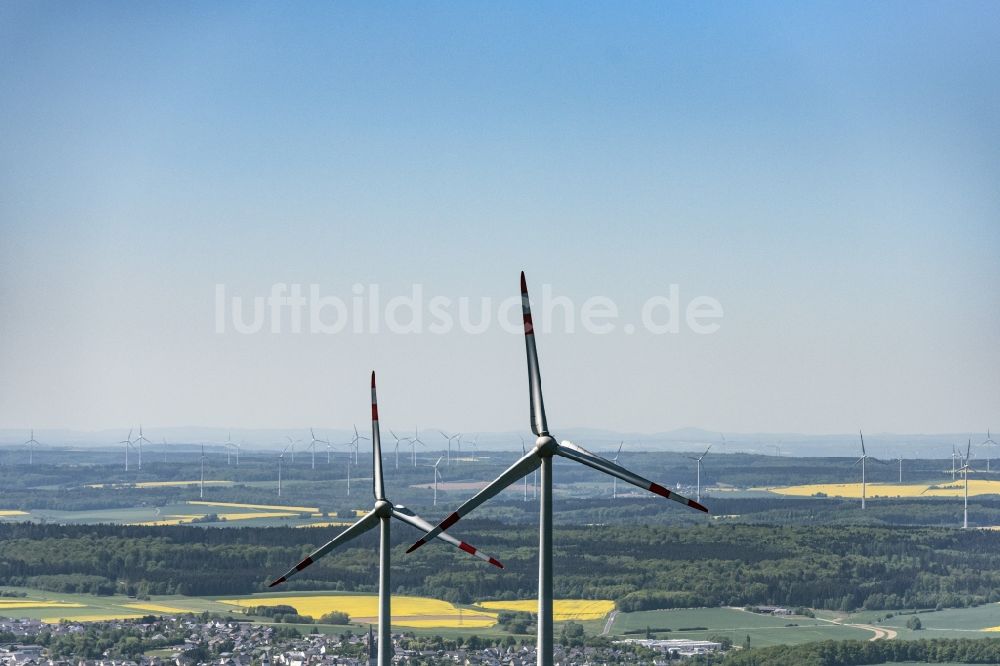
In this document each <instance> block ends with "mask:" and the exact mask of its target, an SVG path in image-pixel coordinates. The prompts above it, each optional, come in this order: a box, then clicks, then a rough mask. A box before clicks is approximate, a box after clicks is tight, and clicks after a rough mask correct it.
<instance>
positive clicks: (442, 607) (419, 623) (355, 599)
mask: <svg viewBox="0 0 1000 666" xmlns="http://www.w3.org/2000/svg"><path fill="white" fill-rule="evenodd" d="M218 601H219V602H220V603H224V604H229V605H233V606H239V607H240V608H250V607H253V606H264V605H268V606H273V605H279V604H280V605H288V606H292V607H293V608H295V610H297V611H298V612H299V614H300V615H307V616H309V617H311V618H313V619H314V620H318V619H319V618H320V617H322V616H323V615H324V614H326V613H329V612H330V611H343V612H345V613H347V614H348V615H350V616H351V621H352V622H359V623H361V624H367V623H374V622H376V621H377V618H378V597H377V596H375V595H370V594H367V595H360V594H298V595H284V596H270V595H253V596H248V597H239V598H232V599H219V600H218ZM496 620H497V616H496V613H491V612H488V611H471V610H465V609H463V608H460V607H458V606H455V605H453V604H451V603H448V602H447V601H441V600H439V599H429V598H427V597H410V596H393V598H392V623H393V625H394V626H399V627H424V628H426V627H467V628H485V627H492V626H493V625H494V624H496Z"/></svg>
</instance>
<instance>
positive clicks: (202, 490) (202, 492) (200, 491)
mask: <svg viewBox="0 0 1000 666" xmlns="http://www.w3.org/2000/svg"><path fill="white" fill-rule="evenodd" d="M198 488H199V489H198V497H199V498H200V499H205V445H204V444H202V445H201V484H200V485H199V487H198Z"/></svg>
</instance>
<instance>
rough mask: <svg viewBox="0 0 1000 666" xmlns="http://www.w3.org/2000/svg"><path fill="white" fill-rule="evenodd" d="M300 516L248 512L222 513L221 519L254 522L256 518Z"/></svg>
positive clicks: (273, 512)
mask: <svg viewBox="0 0 1000 666" xmlns="http://www.w3.org/2000/svg"><path fill="white" fill-rule="evenodd" d="M298 515H299V514H297V513H286V512H284V511H258V512H256V513H254V512H247V513H220V514H218V516H219V518H220V519H222V520H252V519H254V518H295V517H297V516H298Z"/></svg>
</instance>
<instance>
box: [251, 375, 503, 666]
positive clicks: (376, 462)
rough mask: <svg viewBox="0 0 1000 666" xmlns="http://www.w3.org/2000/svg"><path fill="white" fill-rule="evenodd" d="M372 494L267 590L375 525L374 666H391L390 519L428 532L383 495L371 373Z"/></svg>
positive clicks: (426, 525) (415, 517)
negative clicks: (360, 512)
mask: <svg viewBox="0 0 1000 666" xmlns="http://www.w3.org/2000/svg"><path fill="white" fill-rule="evenodd" d="M371 389H372V463H373V465H372V466H373V468H374V469H373V470H372V472H373V473H372V490H373V492H374V495H375V506H374V507H373V508H372V510H371V511H369V512H368V513H366V514H365V515H364V516H363V517H362V518H361V519H360V520H358V521H357V522H356V523H354V524H353V525H351V526H350V527H348V528H347V529H346V530H344V531H343V532H341V533H340V534H339V535H337V536H336V537H335V538H334V539H333V540H331V541H329V542H328V543H326V544H325V545H323V546H321V547H320V548H319V549H317V550H316V551H315V552H313V553H312V554H311V555H309V556H308V557H306V558H305V559H304V560H302V561H301V562H299V563H298V564H297V565H295V567H293V568H292V569H289V570H288V572H287V573H285V575H283V576H281V577H279V578H277V579H275V580H274V581H272V582H271V585H270V586H271V587H274V586H275V585H278V584H280V583H283V582H284V581H286V580H287V579H288V578H289V577H291V576H294V575H295V574H296V573H297V572H299V571H302V570H303V569H305V568H306V567H308V566H309V565H310V564H312V563H313V562H315V561H316V560H318V559H319V558H321V557H323V556H324V555H326V554H327V553H329V552H330V551H331V550H333V549H334V548H336V547H337V546H340V545H343V544H344V543H346V542H348V541H350V540H351V539H354V538H355V537H357V536H360V535H361V534H364V533H365V532H367V531H368V530H370V529H373V528H374V527H375V526H376V525H377V526H378V527H379V581H378V601H379V609H378V662H377V663H378V666H389V665H390V664H391V663H392V628H391V626H390V621H391V618H392V612H391V603H392V602H391V597H390V585H389V566H390V561H389V553H390V551H391V547H390V542H389V530H390V523H391V519H393V518H395V519H396V520H400V521H402V522H404V523H406V524H407V525H410V526H412V527H415V528H416V529H418V530H421V531H428V530H430V529H432V528H431V525H430V523H428V522H427V521H425V520H424V519H422V518H421V517H420V516H418V515H417V514H415V513H414V512H413V511H411V510H409V509H407V508H406V507H404V506H402V505H398V504H397V505H393V503H392V502H390V501H389V499H388V498H387V497H386V494H385V483H384V481H383V478H382V447H381V444H380V442H379V428H378V402H377V400H376V398H375V373H374V372H373V373H372V385H371ZM439 536H440V537H441V538H442V540H443V541H446V542H447V543H450V544H451V545H453V546H455V547H457V548H459V549H461V550H464V551H465V552H467V553H469V554H470V555H474V556H475V557H478V558H479V559H481V560H483V561H486V562H489V563H490V564H492V565H493V566H496V567H500V568H501V569H502V568H503V565H502V564H501V563H500V562H499V561H497V560H495V559H494V558H492V557H490V556H489V555H486V554H485V553H481V552H479V550H478V549H476V548H475V547H474V546H471V545H469V544H467V543H465V542H464V541H459V540H458V539H456V538H454V537H452V536H451V535H447V534H441V535H439Z"/></svg>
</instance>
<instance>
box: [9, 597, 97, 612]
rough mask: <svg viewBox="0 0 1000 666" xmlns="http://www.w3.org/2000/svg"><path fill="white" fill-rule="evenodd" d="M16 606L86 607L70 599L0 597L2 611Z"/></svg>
mask: <svg viewBox="0 0 1000 666" xmlns="http://www.w3.org/2000/svg"><path fill="white" fill-rule="evenodd" d="M14 608H86V606H84V605H83V604H75V603H72V602H69V601H42V600H40V599H0V611H5V610H11V609H14Z"/></svg>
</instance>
